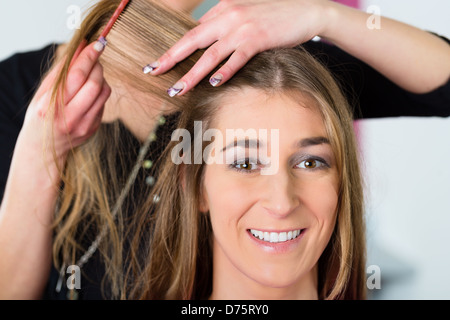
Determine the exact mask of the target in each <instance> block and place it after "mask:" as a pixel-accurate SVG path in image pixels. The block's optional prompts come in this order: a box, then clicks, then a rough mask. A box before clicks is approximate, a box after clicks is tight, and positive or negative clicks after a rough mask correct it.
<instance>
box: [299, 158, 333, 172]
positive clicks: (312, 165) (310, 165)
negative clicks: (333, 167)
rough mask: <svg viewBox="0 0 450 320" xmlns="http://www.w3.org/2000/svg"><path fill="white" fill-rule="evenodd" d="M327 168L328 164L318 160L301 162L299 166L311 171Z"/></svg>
mask: <svg viewBox="0 0 450 320" xmlns="http://www.w3.org/2000/svg"><path fill="white" fill-rule="evenodd" d="M325 166H327V164H326V163H325V162H323V161H320V160H317V159H308V160H305V161H302V162H300V163H299V164H298V165H297V167H298V168H302V169H309V170H314V169H319V168H323V167H325Z"/></svg>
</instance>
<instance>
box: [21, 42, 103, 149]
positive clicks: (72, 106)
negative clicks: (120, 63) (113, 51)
mask: <svg viewBox="0 0 450 320" xmlns="http://www.w3.org/2000/svg"><path fill="white" fill-rule="evenodd" d="M102 50H103V48H102V47H101V46H100V47H99V44H98V43H93V44H90V45H88V46H86V45H85V44H82V45H81V46H80V48H79V49H78V51H77V53H76V54H75V56H74V58H73V59H72V63H71V66H70V69H69V72H68V74H67V81H66V84H65V88H64V94H63V101H59V100H61V97H60V96H59V95H58V96H57V102H56V105H55V108H54V109H52V108H50V105H51V96H52V87H53V85H54V84H55V81H56V80H57V78H58V75H59V73H60V71H61V68H62V67H63V63H64V61H61V62H60V63H58V64H57V65H56V66H55V67H54V68H53V70H52V71H51V72H50V73H49V74H48V75H47V77H46V78H45V79H44V81H43V83H42V85H41V86H40V87H39V89H38V91H37V93H36V94H35V96H34V98H33V100H32V102H31V104H30V106H29V108H28V111H27V114H26V117H25V122H24V127H23V130H22V131H23V133H21V134H23V135H24V136H26V137H27V138H26V139H27V140H28V141H27V143H28V145H36V146H40V147H41V148H42V145H43V144H44V145H47V146H48V147H50V148H52V146H53V142H54V147H55V151H56V155H57V156H58V157H64V156H65V155H66V154H67V152H68V151H69V150H70V148H73V147H77V146H79V145H80V144H82V143H83V142H85V141H86V140H87V139H88V138H89V137H91V136H92V135H93V134H94V133H95V132H96V130H97V129H98V128H99V126H100V124H101V119H102V115H103V109H104V105H105V102H106V100H107V99H108V98H109V96H110V94H111V89H110V87H109V86H108V84H107V83H106V81H105V79H104V77H103V69H102V66H101V65H100V63H99V62H98V58H99V56H100V54H101V52H102ZM49 112H52V113H53V114H52V115H50V114H48V113H49ZM49 116H51V117H49ZM52 117H53V118H54V120H53V125H52V122H51V119H52ZM46 119H48V121H47V120H46ZM43 137H45V138H47V139H46V140H45V141H43V140H42V138H43ZM30 140H31V141H30ZM49 151H50V152H49ZM47 152H48V153H50V154H51V149H50V150H47Z"/></svg>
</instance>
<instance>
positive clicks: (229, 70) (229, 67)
mask: <svg viewBox="0 0 450 320" xmlns="http://www.w3.org/2000/svg"><path fill="white" fill-rule="evenodd" d="M257 53H258V52H257V51H254V49H253V50H252V49H250V48H248V49H246V48H245V47H240V48H238V49H237V50H236V51H235V52H234V53H233V54H232V55H231V56H230V58H229V59H228V61H227V62H226V63H225V64H224V65H223V66H222V67H220V68H219V70H217V71H216V72H215V73H214V74H213V75H212V76H211V79H210V81H209V82H210V83H211V85H213V86H215V87H216V86H219V85H222V84H224V83H225V82H227V81H228V80H229V79H231V77H233V76H234V75H235V74H236V72H238V71H239V70H240V69H241V68H243V67H244V66H245V65H246V64H247V62H248V61H249V60H250V59H251V58H253V57H254V56H255V55H256V54H257ZM214 79H217V80H216V81H214Z"/></svg>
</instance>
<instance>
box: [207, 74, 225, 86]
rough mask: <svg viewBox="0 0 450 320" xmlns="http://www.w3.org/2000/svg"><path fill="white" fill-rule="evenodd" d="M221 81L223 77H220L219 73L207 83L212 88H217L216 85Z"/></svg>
mask: <svg viewBox="0 0 450 320" xmlns="http://www.w3.org/2000/svg"><path fill="white" fill-rule="evenodd" d="M222 79H223V76H222V75H221V74H220V73H218V74H216V75H215V76H214V77H212V78H211V79H209V83H210V84H211V85H212V86H213V87H215V86H217V85H218V84H219V83H220V82H221V81H222Z"/></svg>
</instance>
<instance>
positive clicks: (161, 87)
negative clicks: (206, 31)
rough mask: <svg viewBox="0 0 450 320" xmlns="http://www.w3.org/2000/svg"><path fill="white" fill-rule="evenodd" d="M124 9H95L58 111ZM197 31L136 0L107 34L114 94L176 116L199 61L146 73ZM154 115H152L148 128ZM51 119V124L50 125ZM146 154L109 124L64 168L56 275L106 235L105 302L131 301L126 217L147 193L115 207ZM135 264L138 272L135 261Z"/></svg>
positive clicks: (106, 58) (70, 48)
mask: <svg viewBox="0 0 450 320" xmlns="http://www.w3.org/2000/svg"><path fill="white" fill-rule="evenodd" d="M119 3H120V0H102V1H99V2H98V3H96V4H95V5H94V6H93V7H92V8H91V9H90V11H89V12H88V14H87V16H86V17H85V19H84V20H83V22H82V25H81V27H80V29H79V30H78V32H76V34H75V35H74V37H73V38H72V40H71V41H70V43H68V44H67V48H66V49H65V52H64V56H63V58H64V59H65V64H64V66H63V68H62V70H61V72H60V74H59V77H58V79H57V81H56V83H55V85H54V89H53V100H52V101H53V102H52V104H51V108H53V110H55V109H56V108H62V107H63V104H62V103H60V101H63V97H62V94H58V93H63V92H64V90H62V88H64V87H65V82H66V78H67V74H68V72H69V67H70V61H71V60H72V58H73V56H74V54H75V52H76V50H77V48H78V47H79V46H80V44H81V43H82V41H83V40H87V41H88V43H90V42H92V41H95V40H96V39H97V37H98V36H99V34H100V32H101V31H102V29H103V28H104V26H105V25H106V23H107V22H108V21H109V19H110V18H111V16H112V15H113V13H114V11H115V10H116V8H117V7H118V5H119ZM195 25H196V23H195V22H194V21H193V19H191V18H190V17H189V16H187V15H185V14H183V13H179V12H176V11H173V10H171V9H170V8H168V7H166V6H165V5H164V4H162V3H161V1H156V0H132V1H131V2H130V3H129V4H128V6H127V7H126V9H125V11H124V12H123V13H122V14H121V16H120V17H119V19H118V21H117V22H116V23H115V25H114V27H113V29H112V30H111V32H110V34H109V35H108V37H107V40H108V45H107V47H106V49H105V51H104V53H103V54H102V56H101V58H100V62H101V64H102V66H103V70H104V75H105V79H106V80H107V81H108V83H109V84H110V85H111V87H112V91H113V94H114V93H115V91H117V90H119V89H123V90H125V91H126V90H131V89H132V90H133V93H136V92H137V93H138V95H139V96H140V97H141V98H142V99H141V100H138V99H136V103H141V102H142V100H143V99H144V98H148V101H151V105H149V106H148V108H149V109H151V110H155V109H158V108H159V107H160V105H161V104H162V103H164V102H165V104H166V106H169V108H166V109H169V110H170V109H173V108H175V107H177V106H178V107H179V106H180V105H181V104H182V103H184V98H179V99H176V100H174V99H171V100H169V97H168V95H167V94H166V93H165V91H166V89H167V88H169V87H170V86H171V85H172V84H173V83H175V82H176V81H177V80H178V79H179V78H181V76H182V75H184V74H185V73H186V72H187V71H188V70H189V69H190V68H191V67H192V66H193V64H194V63H195V61H196V60H197V58H196V55H193V56H191V57H190V58H189V59H187V60H185V61H184V62H183V63H180V64H178V65H177V66H176V67H175V68H174V69H173V70H172V71H170V72H168V73H167V74H165V75H163V76H159V77H151V76H149V75H144V74H143V72H142V66H143V65H144V64H145V63H148V62H150V61H153V60H156V59H157V58H158V57H159V56H161V55H162V54H163V53H164V52H165V51H167V50H168V49H169V48H170V47H171V46H172V45H173V44H175V42H176V41H177V40H179V39H180V38H181V37H182V36H183V35H184V33H186V31H188V30H189V29H191V28H193V27H194V26H195ZM57 97H58V100H57ZM144 101H145V100H144ZM142 109H145V108H144V107H143V108H142ZM51 110H52V109H51ZM55 111H56V110H55ZM161 112H162V111H161ZM48 115H50V117H52V116H53V115H54V112H48ZM151 116H152V114H151V112H149V119H148V121H149V123H151V120H152V119H150V118H151ZM153 117H154V115H153ZM52 120H53V119H52V118H50V119H49V123H51V122H52ZM150 129H152V128H149V131H150ZM139 147H140V142H139V141H137V140H136V139H135V137H133V136H132V135H131V134H130V132H129V130H127V128H125V126H124V125H123V123H121V122H120V121H114V122H112V123H105V124H102V125H101V127H100V129H99V130H98V131H97V132H96V133H95V134H94V136H93V137H91V138H90V139H89V140H88V141H87V142H86V143H84V144H83V145H81V146H79V147H76V148H73V149H72V150H71V152H70V154H69V155H68V158H67V162H66V164H65V167H64V168H61V178H62V181H63V185H62V187H61V191H60V195H59V198H58V204H57V208H56V212H55V220H54V226H55V236H54V242H53V259H54V264H55V266H56V267H57V268H59V267H60V266H61V265H63V264H65V265H70V264H76V262H77V261H78V259H79V258H80V256H81V255H82V254H83V253H84V252H86V250H87V249H88V248H89V246H90V244H91V243H92V242H93V241H94V240H95V239H96V236H97V235H98V234H99V233H100V231H101V230H103V228H106V230H107V232H106V234H105V237H104V238H103V239H102V241H101V242H100V247H99V249H98V252H99V253H100V254H101V258H102V260H101V261H102V263H103V266H104V267H105V277H104V280H105V281H104V285H105V287H104V288H105V290H104V291H105V292H104V293H105V298H120V297H122V298H123V297H124V296H123V290H122V289H123V282H124V279H123V278H124V273H126V271H125V270H124V260H126V261H128V260H132V261H134V259H135V258H136V257H137V256H138V254H137V253H134V252H133V251H132V248H130V250H129V251H124V250H123V243H124V241H125V238H126V234H125V233H126V232H132V231H131V229H130V228H127V227H126V225H127V224H128V222H127V219H130V217H129V216H128V217H127V216H126V215H127V214H130V213H132V212H133V211H134V210H135V208H136V207H137V206H138V205H139V196H145V195H146V194H147V192H148V191H145V188H144V187H142V188H141V189H140V190H139V191H137V192H133V191H136V189H132V190H131V191H132V192H130V194H128V195H127V197H126V199H125V201H124V202H123V204H121V205H120V206H117V208H115V205H116V202H117V200H118V198H119V196H120V195H121V192H123V190H124V186H125V184H126V183H127V178H128V176H129V174H130V171H131V168H132V166H133V164H134V162H135V161H136V159H137V157H138V154H139ZM154 160H156V159H154ZM114 208H115V209H116V211H114ZM113 211H114V212H113ZM128 265H129V266H131V265H133V266H134V267H139V264H138V263H136V262H134V263H129V264H128ZM130 268H131V267H130ZM82 270H83V269H82ZM107 292H109V293H110V294H106V293H107Z"/></svg>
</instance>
